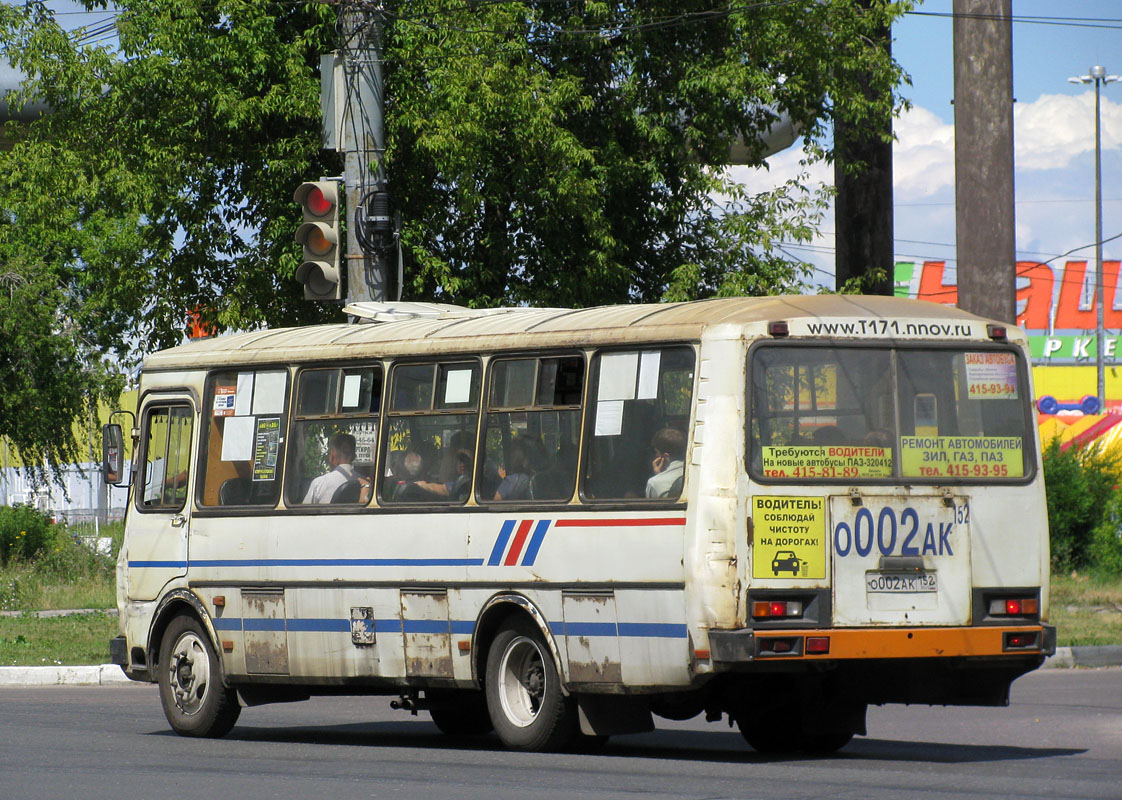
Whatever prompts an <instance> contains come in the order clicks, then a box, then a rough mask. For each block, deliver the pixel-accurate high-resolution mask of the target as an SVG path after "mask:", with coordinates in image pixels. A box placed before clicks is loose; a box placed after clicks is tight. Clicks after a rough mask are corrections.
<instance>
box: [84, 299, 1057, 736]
mask: <svg viewBox="0 0 1122 800" xmlns="http://www.w3.org/2000/svg"><path fill="white" fill-rule="evenodd" d="M347 312H348V313H349V314H351V315H352V316H353V317H356V318H358V319H359V320H360V322H359V323H357V324H340V325H326V326H317V327H305V328H294V329H281V330H261V331H256V332H250V333H241V334H235V335H229V336H222V337H217V338H212V339H205V340H200V341H194V342H191V343H188V344H185V345H182V346H179V347H173V348H171V349H168V350H164V351H162V352H157V353H153V354H151V355H149V356H148V357H147V358H146V359H145V361H144V365H143V370H142V375H141V379H140V393H139V399H138V406H137V410H136V413H135V417H134V418H133V420H132V423H131V426H130V427H131V432H132V436H133V437H134V442H135V450H134V453H135V456H134V458H133V461H132V467H131V473H130V474H129V475H125V474H123V473H121V460H120V454H121V453H122V452H123V449H122V445H123V435H124V434H123V429H122V427H121V426H120V425H110V426H107V428H106V430H105V435H104V438H105V442H106V454H105V456H106V460H107V462H108V464H107V472H108V473H109V474H114V473H116V474H117V475H119V477H120V479H121V481H122V482H131V486H132V489H131V494H130V501H129V508H128V512H127V517H126V521H125V538H124V543H123V546H122V548H121V551H120V558H119V561H118V564H117V594H118V604H119V609H120V631H119V635H118V636H117V637H115V638H114V639H113V640H112V641H111V653H112V657H113V661H114V662H115V663H117V664H120V665H121V666H122V668H123V669H124V671H125V673H126V674H127V675H128V676H129V677H130V678H132V679H134V680H137V681H146V682H151V683H157V684H159V690H160V697H161V701H162V704H163V708H164V711H165V713H166V716H167V719H168V721H169V723H170V725H171V727H172V728H173V729H174V730H175V731H177V732H178V733H180V734H183V735H187V736H211V737H214V736H222V735H223V734H225V733H227V732H228V731H229V730H230V729H231V728H232V727H233V725H234V724H235V722H236V720H237V719H238V716H239V713H240V711H241V709H242V708H244V707H251V706H254V705H258V704H262V703H270V702H281V701H290V700H298V699H305V698H309V697H311V696H314V695H321V694H352V695H388V696H390V697H391V698H394V699H393V700H392V705H393V706H394V707H395V708H400V709H403V710H405V711H411V712H412V713H414V714H415V713H417V711H418V710H423V711H426V712H427V713H428V714H429V715H430V716H431V719H432V722H433V723H435V725H436V726H437V727H438V728H439V729H440V730H442V731H443V732H445V733H448V734H453V735H482V734H486V733H489V732H491V731H492V730H493V731H494V732H495V733H496V734H497V736H498V738H499V739H500V740H501V742H502V743H503V744H504V745H506V746H508V747H511V748H517V749H524V750H556V749H562V748H574V747H575V748H579V747H587V746H589V745H593V744H596V743H599V742H603V741H604V740H605V739H606V737H608V736H611V735H616V734H627V733H636V732H643V731H648V730H651V729H652V727H653V725H654V721H653V720H654V717H662V718H669V719H688V718H691V717H693V716H695V715H701V714H704V715H705V717H706V719H708V720H710V721H717V720H720V719H723V718H727V719H728V720H729V722H730V724H731V723H733V722H735V723H736V724H737V725H738V727H739V730H740V731H741V732H742V734H743V736H744V738H745V740H746V741H747V743H748V744H749V745H751V747H753V748H755V749H756V750H759V751H763V752H830V751H834V750H837V749H838V748H841V747H843V746H845V745H846V744H847V743H848V742H849V741H850V739H851V738H852V737H853V736H854V735H855V734H864V733H865V732H866V727H865V720H866V709H867V707H868V706H869V704H884V703H910V704H943V705H963V704H965V705H991V706H998V705H1004V704H1007V703H1008V699H1009V687H1010V684H1011V683H1012V681H1013V680H1014V679H1016V678H1017V677H1018V676H1020V675H1022V674H1023V673H1025V672H1028V671H1030V670H1032V669H1034V668H1036V667H1038V666H1039V665H1040V664H1041V663H1042V661H1043V660H1044V658H1045V656H1046V655H1048V654H1050V653H1052V652H1053V651H1054V649H1055V629H1054V628H1053V627H1051V626H1049V625H1047V624H1046V620H1047V613H1048V576H1049V568H1048V566H1049V564H1048V562H1049V553H1048V528H1047V513H1046V505H1045V497H1044V479H1043V475H1042V471H1041V460H1040V447H1039V444H1038V441H1037V436H1036V425H1035V424H1034V418H1033V409H1032V404H1031V400H1032V397H1033V391H1032V386H1031V379H1030V370H1029V362H1028V350H1027V344H1026V338H1025V336H1024V334H1023V332H1021V331H1020V330H1018V329H1016V328H1013V327H1006V326H1005V325H1003V324H999V323H996V322H993V321H990V320H985V319H982V318H979V317H975V316H972V315H970V314H967V313H965V312H963V311H960V310H958V309H955V308H951V307H947V306H942V305H935V304H931V303H925V302H920V301H913V300H906V299H897V298H884V297H861V296H836V295H835V296H817V297H802V296H789V297H767V298H737V299H712V300H705V301H698V302H686V303H677V304H673V303H672V304H663V305H628V306H611V307H601V308H590V309H583V310H572V309H533V308H506V309H491V310H469V309H464V308H458V307H454V306H442V305H436V304H431V305H430V304H396V305H395V304H354V305H352V306H349V307H348V308H347ZM126 420H127V417H126ZM325 476H326V477H325ZM917 713H922V712H917Z"/></svg>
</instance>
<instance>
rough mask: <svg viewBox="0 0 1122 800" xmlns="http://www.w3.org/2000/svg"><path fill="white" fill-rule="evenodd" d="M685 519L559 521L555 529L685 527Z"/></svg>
mask: <svg viewBox="0 0 1122 800" xmlns="http://www.w3.org/2000/svg"><path fill="white" fill-rule="evenodd" d="M685 524H686V518H685V517H654V518H650V519H559V520H557V522H555V523H553V525H554V527H556V528H644V527H653V526H663V525H685Z"/></svg>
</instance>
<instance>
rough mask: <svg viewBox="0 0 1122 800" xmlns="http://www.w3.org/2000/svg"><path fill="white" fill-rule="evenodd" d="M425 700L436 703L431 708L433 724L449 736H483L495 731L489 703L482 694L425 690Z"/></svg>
mask: <svg viewBox="0 0 1122 800" xmlns="http://www.w3.org/2000/svg"><path fill="white" fill-rule="evenodd" d="M425 699H426V700H429V701H430V702H433V703H436V705H434V706H433V707H431V708H429V716H430V717H432V722H433V724H434V725H436V727H437V728H439V729H440V732H441V733H443V734H446V735H448V736H483V735H485V734H488V733H490V732H491V730H492V729H493V727H494V726H493V725H492V724H491V716H490V712H488V710H487V701H486V699H485V698H484V697H483V693H482V692H474V691H473V692H456V691H453V692H446V691H438V690H429V689H426V690H425Z"/></svg>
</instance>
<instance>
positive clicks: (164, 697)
mask: <svg viewBox="0 0 1122 800" xmlns="http://www.w3.org/2000/svg"><path fill="white" fill-rule="evenodd" d="M158 681H159V684H160V702H161V703H162V704H163V707H164V716H166V717H167V719H168V722H169V723H170V724H171V727H172V729H173V730H174V731H175V732H176V733H178V734H179V735H180V736H194V737H209V738H217V737H220V736H225V735H226V734H227V733H229V732H230V729H231V728H233V727H234V723H235V722H237V720H238V714H240V713H241V707H240V706H239V705H238V700H237V696H236V694H235V693H234V691H233V690H231V689H227V688H226V687H225V686H223V685H222V664H221V662H220V661H219V660H218V656H217V654H216V653H215V652H214V648H213V647H211V644H210V638H209V637H208V636H207V635H206V632H205V631H204V630H203V627H202V625H200V624H199V621H198V620H197V619H195V618H194V617H191V616H186V615H180V616H178V617H176V618H175V619H173V620H172V621H171V623H170V624H169V625H168V627H167V630H166V631H165V632H164V638H163V642H162V643H161V644H160V666H159V673H158Z"/></svg>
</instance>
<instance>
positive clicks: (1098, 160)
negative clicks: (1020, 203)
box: [1091, 67, 1106, 414]
mask: <svg viewBox="0 0 1122 800" xmlns="http://www.w3.org/2000/svg"><path fill="white" fill-rule="evenodd" d="M1096 70H1101V71H1102V72H1103V74H1105V73H1106V71H1105V70H1103V68H1102V67H1094V68H1092V70H1091V74H1092V75H1093V76H1094V78H1095V367H1096V368H1097V369H1098V392H1099V413H1100V414H1103V413H1106V377H1105V375H1104V374H1103V174H1102V173H1103V165H1102V131H1101V122H1100V116H1099V83H1100V80H1101V78H1102V76H1101V75H1099V74H1098V73H1097V72H1096Z"/></svg>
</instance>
